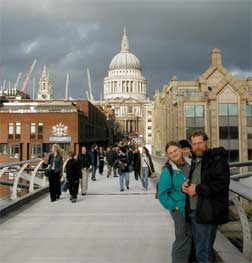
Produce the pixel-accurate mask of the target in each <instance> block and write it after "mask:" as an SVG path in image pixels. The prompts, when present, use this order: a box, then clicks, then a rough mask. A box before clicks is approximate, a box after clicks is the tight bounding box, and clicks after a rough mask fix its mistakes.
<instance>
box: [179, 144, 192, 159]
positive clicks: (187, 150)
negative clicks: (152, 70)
mask: <svg viewBox="0 0 252 263" xmlns="http://www.w3.org/2000/svg"><path fill="white" fill-rule="evenodd" d="M178 143H179V145H180V147H181V149H182V155H183V156H184V157H189V158H192V146H191V144H190V142H188V141H187V140H180V141H178Z"/></svg>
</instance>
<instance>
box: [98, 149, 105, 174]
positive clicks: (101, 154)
mask: <svg viewBox="0 0 252 263" xmlns="http://www.w3.org/2000/svg"><path fill="white" fill-rule="evenodd" d="M98 160H99V174H100V175H102V174H103V169H104V161H105V152H104V149H103V147H102V146H100V147H99V151H98Z"/></svg>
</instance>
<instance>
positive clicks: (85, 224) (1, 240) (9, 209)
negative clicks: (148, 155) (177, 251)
mask: <svg viewBox="0 0 252 263" xmlns="http://www.w3.org/2000/svg"><path fill="white" fill-rule="evenodd" d="M152 158H153V161H154V165H155V168H156V176H153V178H151V180H150V186H149V188H150V189H149V190H148V191H143V190H142V188H141V183H140V181H136V180H135V179H134V176H133V174H132V173H131V174H130V189H129V190H127V191H124V192H120V191H119V180H118V178H116V177H110V178H107V177H106V171H105V173H104V175H103V176H101V175H99V174H98V172H97V175H96V178H97V181H95V182H93V181H89V190H88V195H87V196H81V195H80V196H79V197H78V202H77V203H71V202H70V201H69V195H68V194H67V193H63V194H62V196H61V198H60V199H59V200H58V201H57V202H53V203H51V202H50V198H49V194H48V191H49V189H48V182H47V178H46V177H45V170H44V169H43V162H44V160H43V159H34V160H29V161H23V162H17V163H8V164H1V165H0V184H1V185H5V186H6V187H10V189H11V194H10V196H9V197H8V198H6V199H2V200H1V202H0V220H1V222H0V235H1V236H0V248H1V249H0V262H5V263H10V262H13V263H14V262H15V263H16V262H31V263H34V262H36V263H38V262H41V263H42V262H49V263H50V262H51V263H55V262H56V263H57V262H61V263H62V262H73V263H74V262H76V263H77V262H91V263H97V262H100V263H114V262H120V263H129V262H130V263H141V262H143V263H153V262H155V263H164V262H171V249H172V243H173V241H174V227H173V221H172V219H171V216H170V214H169V212H168V211H165V210H164V209H163V207H162V206H161V205H160V204H159V201H158V200H156V199H155V198H154V193H155V185H156V182H157V180H158V176H159V174H160V171H161V169H162V166H163V165H164V163H165V159H164V158H163V157H158V156H153V157H152ZM250 166H252V161H249V162H243V163H230V169H231V171H232V175H231V183H230V222H229V223H227V224H225V225H222V226H221V227H220V228H219V230H218V234H217V238H216V242H215V250H216V253H217V256H218V260H219V262H232V263H233V262H252V236H251V225H252V224H251V210H252V187H251V186H252V184H251V183H250V182H251V181H250V180H251V179H252V177H251V176H252V172H250ZM6 178H8V179H6ZM24 193H25V194H24Z"/></svg>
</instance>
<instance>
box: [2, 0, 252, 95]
mask: <svg viewBox="0 0 252 263" xmlns="http://www.w3.org/2000/svg"><path fill="white" fill-rule="evenodd" d="M124 27H126V30H127V32H128V36H129V44H130V50H131V52H132V53H133V54H135V55H136V56H137V57H138V58H139V60H140V63H141V66H142V69H143V73H144V76H145V78H146V79H147V81H148V95H149V96H150V97H152V95H153V92H154V90H156V89H162V86H163V85H164V84H165V83H167V82H169V80H170V78H171V76H172V75H174V74H176V75H177V78H178V79H181V80H193V79H196V78H197V77H198V76H199V75H200V74H201V73H202V72H203V71H204V70H205V69H207V68H208V66H209V64H210V52H211V50H212V49H213V48H218V49H220V50H221V51H222V55H223V64H224V66H225V67H226V68H227V69H228V70H230V71H231V72H232V73H233V74H235V75H238V76H241V77H245V76H249V75H250V76H252V1H251V0H240V1H238V0H237V1H232V0H230V1H227V0H225V1H221V0H220V1H215V0H214V1H208V0H201V1H199V0H197V1H196V0H195V1H191V0H188V1H186V0H184V1H182V0H176V1H175V0H174V1H169V0H167V1H147V0H138V1H131V0H128V1H126V0H124V1H119V0H118V1H115V0H114V1H111V0H109V1H105V0H104V1H101V0H99V1H98V0H93V1H85V0H84V1H81V0H74V1H71V0H44V1H41V0H40V1H38V0H11V1H10V0H0V85H1V84H2V83H3V80H7V81H11V83H14V82H15V80H16V77H17V75H18V73H19V72H22V73H23V79H24V77H25V73H26V72H27V71H28V68H29V65H30V64H31V63H32V62H33V60H34V59H35V58H37V60H38V61H37V65H36V68H35V70H34V72H33V75H32V78H33V77H35V78H36V82H37V88H38V80H39V78H40V75H41V72H42V69H43V66H44V64H46V66H47V67H48V69H49V73H50V79H51V80H52V82H53V91H54V95H55V97H56V98H63V97H64V90H65V80H66V74H67V72H69V75H70V83H69V87H70V89H71V90H70V96H71V97H73V98H85V90H84V89H85V87H86V86H87V76H86V68H87V67H89V69H90V72H91V80H92V86H93V91H94V95H95V98H96V99H99V98H100V93H102V92H103V79H104V77H105V76H106V75H107V71H108V66H109V64H110V61H111V60H112V58H113V56H114V55H116V54H117V53H118V52H119V51H120V46H121V39H122V34H123V28H124ZM30 90H31V89H30ZM30 92H31V91H30Z"/></svg>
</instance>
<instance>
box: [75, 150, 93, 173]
mask: <svg viewBox="0 0 252 263" xmlns="http://www.w3.org/2000/svg"><path fill="white" fill-rule="evenodd" d="M77 160H78V161H79V162H80V165H81V168H82V169H83V168H87V169H88V168H89V167H90V157H89V155H88V153H86V154H82V153H80V154H79V155H78V157H77Z"/></svg>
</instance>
